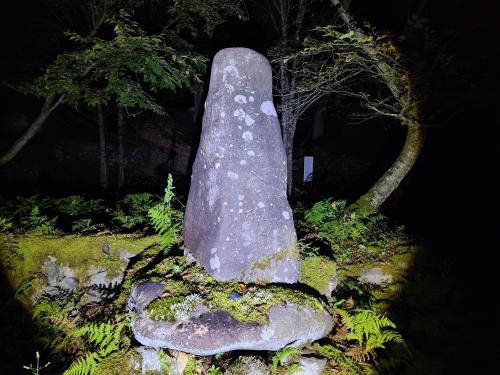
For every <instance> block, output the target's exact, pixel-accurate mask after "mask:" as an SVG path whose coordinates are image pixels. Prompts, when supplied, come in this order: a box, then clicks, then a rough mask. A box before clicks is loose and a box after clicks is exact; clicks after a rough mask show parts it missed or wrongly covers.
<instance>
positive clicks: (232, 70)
mask: <svg viewBox="0 0 500 375" xmlns="http://www.w3.org/2000/svg"><path fill="white" fill-rule="evenodd" d="M239 73H240V72H239V71H238V68H237V67H235V66H234V65H226V66H225V67H224V69H223V70H222V81H223V82H227V77H228V76H230V75H233V74H234V75H235V76H236V77H238V78H239V77H240V75H239Z"/></svg>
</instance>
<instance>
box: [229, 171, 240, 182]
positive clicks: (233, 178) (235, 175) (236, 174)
mask: <svg viewBox="0 0 500 375" xmlns="http://www.w3.org/2000/svg"><path fill="white" fill-rule="evenodd" d="M227 177H229V178H230V179H231V180H237V179H238V178H240V176H238V173H234V172H233V171H228V172H227Z"/></svg>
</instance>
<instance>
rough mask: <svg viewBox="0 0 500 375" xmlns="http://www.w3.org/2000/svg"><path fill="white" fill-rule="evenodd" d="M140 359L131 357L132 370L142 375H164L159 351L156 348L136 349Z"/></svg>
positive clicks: (143, 347)
mask: <svg viewBox="0 0 500 375" xmlns="http://www.w3.org/2000/svg"><path fill="white" fill-rule="evenodd" d="M135 352H136V353H137V354H138V358H136V357H131V361H132V363H131V364H132V368H133V369H134V370H135V371H138V372H139V373H140V374H146V373H149V374H151V373H154V374H163V373H164V371H163V366H162V363H161V361H160V357H159V356H158V353H159V350H158V349H156V348H148V347H146V346H140V347H138V348H136V349H135Z"/></svg>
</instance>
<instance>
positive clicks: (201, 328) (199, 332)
mask: <svg viewBox="0 0 500 375" xmlns="http://www.w3.org/2000/svg"><path fill="white" fill-rule="evenodd" d="M207 332H208V326H206V325H204V324H202V325H200V326H199V327H198V328H197V329H196V331H194V334H195V335H197V336H203V335H204V334H206V333H207Z"/></svg>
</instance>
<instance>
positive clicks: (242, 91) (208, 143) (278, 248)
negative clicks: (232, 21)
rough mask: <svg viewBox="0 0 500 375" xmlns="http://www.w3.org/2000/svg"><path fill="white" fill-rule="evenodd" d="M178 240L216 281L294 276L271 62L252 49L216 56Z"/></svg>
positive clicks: (291, 229) (285, 280)
mask: <svg viewBox="0 0 500 375" xmlns="http://www.w3.org/2000/svg"><path fill="white" fill-rule="evenodd" d="M184 242H185V246H186V249H187V251H188V252H189V253H190V254H191V255H193V256H194V258H195V259H196V260H197V261H198V262H199V263H200V264H201V265H202V266H203V267H204V268H205V269H206V271H207V272H208V273H209V274H210V275H212V276H213V277H214V278H216V279H217V280H219V281H227V280H234V279H236V280H241V281H244V282H280V283H295V282H296V281H297V279H298V272H299V268H298V259H297V258H298V257H297V252H296V246H295V243H296V233H295V228H294V225H293V218H292V210H291V209H290V205H289V203H288V201H287V197H286V158H285V150H284V147H283V141H282V138H281V131H280V126H279V122H278V117H277V114H276V109H275V107H274V104H273V101H272V74H271V66H270V64H269V62H268V60H267V59H266V58H265V57H264V56H262V55H261V54H259V53H257V52H255V51H253V50H250V49H247V48H227V49H223V50H221V51H219V52H218V53H217V55H216V56H215V58H214V61H213V64H212V71H211V77H210V86H209V92H208V96H207V99H206V102H205V113H204V116H203V128H202V134H201V140H200V147H199V149H198V153H197V156H196V160H195V162H194V164H193V174H192V179H191V188H190V191H189V197H188V203H187V206H186V213H185V219H184Z"/></svg>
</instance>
